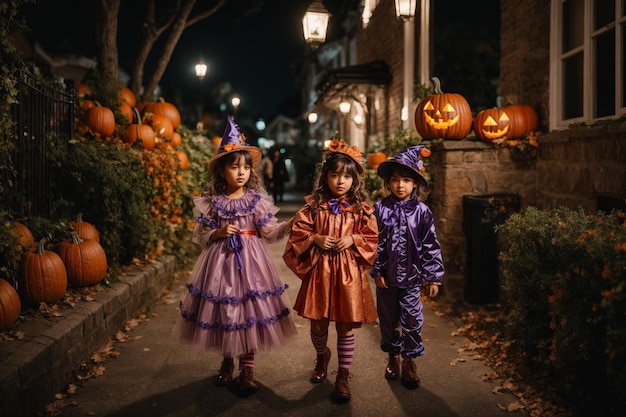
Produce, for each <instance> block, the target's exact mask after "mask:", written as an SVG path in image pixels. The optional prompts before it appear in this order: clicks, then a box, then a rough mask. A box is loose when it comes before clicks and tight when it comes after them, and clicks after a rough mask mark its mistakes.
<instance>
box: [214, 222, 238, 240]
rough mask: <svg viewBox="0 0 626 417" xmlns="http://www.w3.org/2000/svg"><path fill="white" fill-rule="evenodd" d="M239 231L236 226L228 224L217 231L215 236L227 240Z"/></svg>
mask: <svg viewBox="0 0 626 417" xmlns="http://www.w3.org/2000/svg"><path fill="white" fill-rule="evenodd" d="M238 231H239V228H238V227H237V226H235V225H234V224H227V225H226V226H224V227H222V228H220V229H217V231H216V232H215V233H213V236H215V238H216V239H226V238H227V237H228V236H230V235H232V234H234V233H237V232H238Z"/></svg>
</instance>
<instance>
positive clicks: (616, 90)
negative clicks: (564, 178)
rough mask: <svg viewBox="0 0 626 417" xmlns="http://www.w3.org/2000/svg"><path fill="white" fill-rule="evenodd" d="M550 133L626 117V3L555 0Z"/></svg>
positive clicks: (618, 0)
mask: <svg viewBox="0 0 626 417" xmlns="http://www.w3.org/2000/svg"><path fill="white" fill-rule="evenodd" d="M551 19H552V30H551V36H552V38H551V47H550V49H551V56H552V59H551V62H552V63H553V65H552V68H551V74H550V75H551V76H550V93H551V94H550V114H551V117H550V118H551V121H550V124H551V126H550V127H551V128H554V129H559V128H566V127H567V126H568V125H569V124H571V123H579V122H587V123H588V122H593V121H595V120H598V119H603V118H611V117H613V118H614V117H616V116H621V115H623V114H626V75H625V74H626V52H625V50H626V0H552V13H551Z"/></svg>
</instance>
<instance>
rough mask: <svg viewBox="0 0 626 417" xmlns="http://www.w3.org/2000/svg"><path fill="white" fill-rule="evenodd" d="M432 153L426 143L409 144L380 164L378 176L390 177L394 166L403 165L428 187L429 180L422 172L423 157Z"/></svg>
mask: <svg viewBox="0 0 626 417" xmlns="http://www.w3.org/2000/svg"><path fill="white" fill-rule="evenodd" d="M429 155H430V150H429V149H428V148H427V147H426V146H424V145H416V146H409V147H408V148H404V149H402V150H401V151H400V152H398V153H397V154H396V155H394V156H393V157H391V158H389V159H387V160H385V161H383V162H381V163H380V165H378V176H379V177H381V178H383V179H384V178H389V177H390V176H391V174H392V173H393V168H394V166H398V165H402V166H404V167H407V168H409V169H410V170H411V171H413V172H415V174H416V178H418V179H419V180H420V181H421V182H422V184H423V185H425V186H426V188H428V181H427V180H426V178H425V177H424V174H422V169H423V167H424V161H423V158H426V157H428V156H429Z"/></svg>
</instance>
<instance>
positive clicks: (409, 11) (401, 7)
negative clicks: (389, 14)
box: [396, 0, 417, 20]
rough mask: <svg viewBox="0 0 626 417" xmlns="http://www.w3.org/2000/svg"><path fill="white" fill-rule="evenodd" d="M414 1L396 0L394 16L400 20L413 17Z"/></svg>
mask: <svg viewBox="0 0 626 417" xmlns="http://www.w3.org/2000/svg"><path fill="white" fill-rule="evenodd" d="M416 2H417V0H396V17H397V18H398V19H402V20H411V19H413V18H414V17H415V3H416Z"/></svg>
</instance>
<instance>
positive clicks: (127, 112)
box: [118, 101, 133, 124]
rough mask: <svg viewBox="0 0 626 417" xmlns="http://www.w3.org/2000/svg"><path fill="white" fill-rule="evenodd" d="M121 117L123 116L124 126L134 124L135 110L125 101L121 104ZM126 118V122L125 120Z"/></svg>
mask: <svg viewBox="0 0 626 417" xmlns="http://www.w3.org/2000/svg"><path fill="white" fill-rule="evenodd" d="M118 111H119V113H120V115H121V116H122V120H121V122H122V123H123V124H127V123H132V122H133V108H132V107H131V106H130V104H128V103H127V102H125V101H122V103H121V104H120V108H119V109H118ZM124 118H125V119H126V120H124Z"/></svg>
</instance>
